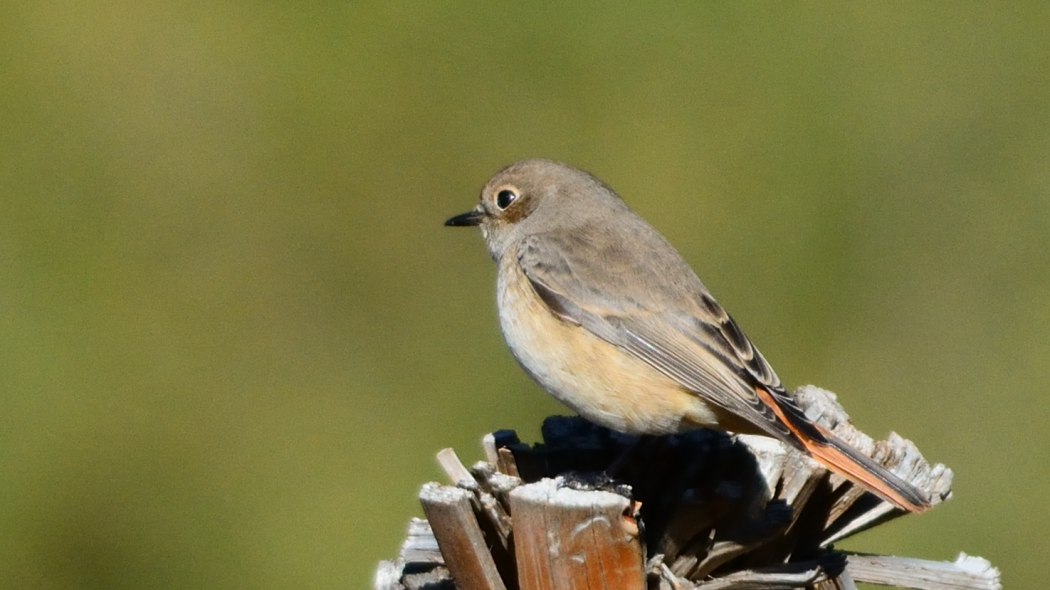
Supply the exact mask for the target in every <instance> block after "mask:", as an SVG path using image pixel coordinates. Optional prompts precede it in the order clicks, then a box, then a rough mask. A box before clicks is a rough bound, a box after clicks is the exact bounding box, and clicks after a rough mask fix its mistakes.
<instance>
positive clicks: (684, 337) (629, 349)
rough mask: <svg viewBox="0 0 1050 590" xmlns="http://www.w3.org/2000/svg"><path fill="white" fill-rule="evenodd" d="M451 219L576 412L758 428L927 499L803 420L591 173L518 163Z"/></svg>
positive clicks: (553, 390) (529, 355)
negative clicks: (485, 262) (486, 265)
mask: <svg viewBox="0 0 1050 590" xmlns="http://www.w3.org/2000/svg"><path fill="white" fill-rule="evenodd" d="M445 225H446V226H451V227H472V226H476V227H478V228H480V230H481V234H482V236H483V238H484V241H485V244H486V246H487V248H488V252H489V254H490V255H491V257H492V259H493V260H494V261H495V263H496V267H497V273H496V301H497V308H498V315H499V322H500V329H501V332H502V334H503V337H504V340H505V341H506V343H507V345H508V347H509V349H510V351H511V353H512V354H513V356H514V358H515V359H516V360H517V362H518V364H519V365H520V366H521V367H522V368H523V369H524V370H525V372H526V373H527V374H528V375H529V376H530V377H531V378H532V379H533V380H534V381H535V382H536V383H538V384H539V385H540V386H541V387H542V388H543V389H545V390H546V391H547V392H548V393H550V394H551V395H552V396H553V397H554V398H555V399H557V400H558V401H560V402H562V403H563V404H565V405H567V406H568V407H570V408H571V409H573V410H574V411H576V412H577V413H578V414H580V415H581V416H583V417H584V418H586V419H588V420H590V421H591V422H594V423H596V424H600V425H602V426H605V427H608V428H611V429H613V430H616V431H619V432H623V433H627V434H638V435H643V434H644V435H664V434H675V433H681V432H685V431H688V430H692V429H696V428H712V429H717V430H722V431H728V432H734V433H741V434H760V435H765V436H768V437H772V438H774V439H777V440H779V441H781V442H783V443H785V444H787V445H788V446H790V447H793V448H795V449H798V450H799V451H801V452H803V453H805V454H807V455H809V456H810V457H812V458H813V459H814V460H816V461H817V462H819V463H820V464H822V465H824V466H825V467H826V468H828V469H830V470H831V471H833V472H835V473H838V474H840V475H842V476H843V477H845V478H846V479H848V480H850V481H852V482H854V483H856V484H858V485H860V486H861V487H863V488H864V489H866V490H868V491H870V492H872V493H874V494H875V495H876V496H878V497H880V498H881V499H883V500H885V501H887V502H889V503H890V504H892V505H893V506H895V507H897V508H899V509H901V510H904V511H907V512H923V511H925V510H927V509H928V508H929V507H930V506H931V503H930V500H929V498H928V497H927V495H926V494H925V493H924V492H923V491H922V490H920V489H919V488H918V487H916V486H914V485H913V484H911V483H909V482H907V481H905V480H904V479H902V478H901V477H899V476H897V475H895V474H893V473H892V472H890V471H889V470H888V469H886V468H885V467H883V466H881V465H879V464H878V463H877V462H876V461H874V460H873V459H871V458H870V457H868V456H866V455H864V454H863V453H861V452H860V451H858V450H857V449H855V448H853V447H852V446H850V445H849V444H848V443H846V442H845V441H843V440H841V439H840V438H838V437H837V436H835V435H834V434H833V433H831V432H830V431H828V430H827V429H826V428H824V427H822V426H820V425H819V424H816V423H815V422H813V421H812V420H810V419H809V418H808V417H807V416H806V414H805V413H804V412H803V410H802V409H801V408H800V407H799V405H798V403H797V402H796V400H795V398H794V396H793V394H792V393H791V392H789V391H788V390H787V389H786V388H785V387H784V385H783V384H782V383H781V381H780V378H779V377H777V375H776V373H775V372H774V371H773V368H772V367H771V366H770V365H769V363H768V362H767V361H766V359H765V358H764V357H763V356H762V354H761V353H759V351H758V349H757V348H756V347H755V345H754V344H752V342H751V340H750V339H749V338H748V337H747V336H746V335H745V334H744V332H743V330H741V329H740V327H739V326H738V325H737V323H736V322H735V321H734V320H733V318H732V317H731V316H730V315H729V314H728V313H726V311H725V310H724V309H723V307H722V306H721V305H720V304H719V303H718V302H717V301H716V300H715V299H714V297H712V295H711V293H710V292H709V291H708V289H707V288H706V287H705V286H704V284H703V283H702V282H701V281H700V279H699V278H698V277H697V275H696V273H695V272H694V271H693V269H692V268H691V267H690V266H689V264H688V263H686V261H685V260H684V259H683V258H682V256H681V255H680V254H679V253H678V251H677V250H675V248H674V247H673V246H672V245H671V244H670V243H669V242H668V241H667V240H666V239H665V238H664V237H663V236H662V235H660V233H659V232H657V230H656V229H654V228H653V227H652V226H651V225H649V224H648V223H647V222H646V221H645V220H643V219H642V218H641V217H640V216H639V215H637V214H636V213H635V212H634V211H632V210H631V209H630V208H629V207H628V205H627V204H626V203H625V202H624V201H623V199H622V198H620V196H619V195H618V194H617V193H616V192H615V191H614V190H613V189H612V188H610V187H609V186H607V185H606V184H605V183H603V182H602V181H601V180H599V179H598V178H596V177H595V176H593V175H591V174H589V173H587V172H585V171H582V170H579V169H577V168H574V167H572V166H570V165H568V164H564V163H561V162H556V161H553V160H547V159H527V160H521V161H517V162H514V163H513V164H511V165H509V166H507V167H505V168H503V169H502V170H500V171H499V172H497V173H496V174H495V175H494V176H493V177H492V178H491V179H490V180H489V181H488V182H487V183H486V184H485V186H484V188H483V189H482V191H481V198H480V201H479V202H478V204H477V206H476V207H474V209H472V210H470V211H468V212H466V213H463V214H460V215H456V216H454V217H452V218H450V219H448V220H447V221H446V222H445Z"/></svg>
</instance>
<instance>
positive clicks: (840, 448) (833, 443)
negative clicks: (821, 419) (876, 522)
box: [802, 429, 930, 512]
mask: <svg viewBox="0 0 1050 590" xmlns="http://www.w3.org/2000/svg"><path fill="white" fill-rule="evenodd" d="M821 430H823V429H821ZM824 436H825V440H826V442H823V443H822V442H818V441H814V440H806V439H802V444H803V445H804V446H805V447H806V450H807V451H809V454H810V455H811V456H812V457H813V458H814V459H816V460H817V461H819V462H820V463H822V464H824V465H826V466H828V467H829V468H831V470H832V471H835V472H836V473H838V474H840V475H842V476H844V477H845V478H847V479H849V480H850V481H852V482H854V483H856V484H859V485H860V486H862V487H864V488H865V489H866V490H868V491H870V492H872V493H873V494H875V495H876V496H878V497H880V498H882V499H883V500H886V501H887V502H889V503H890V504H893V505H894V506H896V507H897V508H900V509H902V510H906V511H908V512H924V511H926V510H928V509H929V508H930V500H929V498H927V497H926V494H925V493H923V491H922V490H920V489H919V488H917V487H916V486H914V485H912V484H910V483H908V482H906V481H904V479H902V478H900V477H898V476H897V475H895V474H894V473H893V472H891V471H890V470H888V469H886V468H885V467H883V466H882V465H879V464H878V463H876V462H875V460H874V459H872V458H871V457H868V456H867V455H865V454H863V453H861V452H860V451H858V450H857V449H854V448H853V447H851V446H849V445H848V444H846V443H845V442H844V441H843V440H841V439H840V438H838V437H836V436H835V435H833V434H831V433H829V432H826V431H825V432H824Z"/></svg>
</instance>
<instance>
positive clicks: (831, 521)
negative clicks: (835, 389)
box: [375, 386, 1002, 590]
mask: <svg viewBox="0 0 1050 590" xmlns="http://www.w3.org/2000/svg"><path fill="white" fill-rule="evenodd" d="M796 396H797V399H798V400H799V403H800V405H801V406H802V407H803V409H804V410H805V411H806V414H807V415H808V416H809V417H810V418H811V419H813V420H814V421H816V422H818V423H819V424H820V425H821V426H823V427H825V428H827V429H828V430H831V431H832V432H834V433H835V434H836V435H838V436H839V437H841V438H843V439H844V440H846V441H848V442H849V443H850V444H852V445H853V446H854V447H855V448H857V449H858V450H860V451H861V452H863V453H865V454H867V455H869V456H871V457H872V458H874V459H875V460H876V461H878V462H879V463H880V464H882V465H884V466H885V467H887V468H888V469H890V470H891V471H893V472H894V473H896V474H897V475H898V476H900V477H902V478H904V479H905V480H908V481H910V482H911V483H913V484H915V485H916V486H918V487H919V488H921V489H922V490H924V491H926V493H927V494H928V496H929V497H930V498H931V500H932V502H933V504H938V503H940V502H943V501H945V500H947V499H949V498H950V497H951V482H952V472H951V470H950V469H948V468H946V467H945V466H944V465H940V464H937V465H930V464H928V463H927V462H926V460H925V459H923V457H922V455H921V454H920V453H919V451H918V449H916V448H915V445H914V444H912V443H911V442H910V441H908V440H905V439H903V438H901V437H899V436H897V435H896V434H893V433H891V434H890V436H889V437H888V438H887V439H886V440H884V441H877V442H876V441H874V440H872V439H871V438H870V437H868V436H867V435H865V434H863V433H861V432H859V431H857V430H856V429H855V428H853V426H852V425H851V424H850V422H849V417H848V416H847V415H846V414H845V412H843V411H842V408H841V407H840V406H839V405H838V403H837V402H836V400H835V396H834V394H832V393H830V392H827V391H824V390H822V389H818V388H816V387H812V386H807V387H803V388H801V389H800V390H799V391H797V392H796ZM482 448H483V450H484V454H485V457H486V461H481V462H478V463H477V464H475V465H474V466H473V467H472V468H470V469H467V468H466V467H465V466H464V465H463V463H462V462H461V461H460V460H459V458H458V457H457V456H456V454H455V452H453V451H452V450H451V449H445V450H443V451H441V452H440V453H439V454H438V462H439V464H440V465H441V467H442V469H443V470H444V471H445V473H446V474H447V476H448V478H449V480H450V481H451V482H452V484H453V485H451V486H443V485H438V484H435V483H430V484H426V485H424V486H423V490H422V492H421V493H420V501H421V503H422V504H423V509H424V513H425V514H426V517H427V520H420V519H413V520H412V521H411V522H410V524H409V530H408V537H407V538H406V539H405V542H404V544H403V545H402V547H401V552H400V554H399V556H398V559H397V560H396V561H384V562H381V563H380V565H379V568H378V570H377V571H376V577H375V588H376V590H482V589H484V590H492V589H504V588H505V589H507V590H561V589H566V590H568V589H576V590H581V589H589V590H590V589H594V590H633V589H638V590H642V589H645V590H693V589H703V590H742V589H774V588H812V589H814V590H835V589H840V590H850V589H854V588H856V585H855V583H857V582H868V583H874V584H883V585H893V586H898V587H901V588H915V589H919V590H949V589H951V590H967V589H974V590H1001V587H1002V586H1001V584H1000V581H999V571H998V570H997V569H996V568H994V567H992V565H991V564H990V563H988V562H987V561H985V560H983V559H981V558H979V557H970V556H966V555H964V554H960V556H959V558H958V559H956V560H955V561H953V562H942V561H927V560H922V559H912V558H905V557H889V556H877V555H861V554H848V553H844V552H841V551H837V550H835V549H834V548H833V547H832V546H831V544H832V543H834V542H836V541H839V540H841V539H844V538H846V537H849V536H851V535H854V534H856V533H858V532H860V531H862V530H865V529H868V528H871V527H873V526H876V525H879V524H881V523H883V522H886V521H887V520H891V519H893V518H897V517H899V516H902V515H903V514H904V513H903V512H902V511H900V510H898V509H896V508H894V507H893V506H891V505H890V504H887V503H885V502H883V501H882V500H880V499H879V498H877V497H875V496H873V495H871V494H869V493H867V492H865V491H864V490H863V489H861V488H859V487H856V486H854V485H853V484H852V483H851V482H849V481H848V480H846V479H843V478H841V477H839V476H837V475H834V474H831V473H829V472H828V471H827V470H826V469H824V468H823V467H822V466H820V465H819V464H817V463H816V462H814V461H813V460H812V459H810V458H808V457H807V456H805V455H803V454H801V453H798V452H797V451H795V450H794V449H789V448H787V447H785V446H784V445H782V444H780V443H779V442H777V441H775V440H772V439H769V438H764V437H758V436H729V435H726V434H724V433H719V432H714V431H709V430H696V431H693V432H688V433H685V434H681V435H676V436H669V437H659V438H657V437H631V436H626V435H622V434H619V433H616V432H613V431H610V430H607V429H605V428H601V427H598V426H595V425H593V424H591V423H589V422H587V421H585V420H583V419H582V418H575V417H574V418H565V417H550V418H548V419H547V420H546V421H545V422H544V424H543V443H542V444H537V445H535V446H532V447H530V446H528V445H526V444H523V443H522V442H521V441H520V440H518V437H517V436H516V435H515V434H514V433H513V432H511V431H507V430H501V431H497V432H494V433H492V434H488V435H485V437H484V438H483V439H482Z"/></svg>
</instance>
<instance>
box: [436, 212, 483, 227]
mask: <svg viewBox="0 0 1050 590" xmlns="http://www.w3.org/2000/svg"><path fill="white" fill-rule="evenodd" d="M484 217H485V214H484V213H483V212H481V211H480V210H478V209H474V210H473V211H467V212H466V213H460V214H459V215H457V216H455V217H450V218H449V219H448V220H447V221H445V225H446V226H448V227H467V226H472V225H478V224H480V223H481V220H482V219H483V218H484Z"/></svg>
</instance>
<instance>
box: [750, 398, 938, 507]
mask: <svg viewBox="0 0 1050 590" xmlns="http://www.w3.org/2000/svg"><path fill="white" fill-rule="evenodd" d="M755 391H756V392H757V393H758V396H759V397H760V398H761V399H762V400H763V401H764V402H765V403H766V404H767V405H768V406H769V407H770V408H772V410H773V412H774V413H775V414H776V415H777V417H778V418H780V420H781V421H783V423H784V425H785V426H787V427H788V428H789V429H790V430H791V433H792V434H793V435H794V437H795V440H793V441H791V442H793V443H795V444H796V446H798V445H801V446H802V447H803V448H804V449H805V450H806V452H808V453H809V454H810V456H812V457H813V458H814V459H816V460H817V461H818V462H819V463H821V464H822V465H824V466H826V467H827V468H829V469H831V470H832V471H834V472H835V473H838V474H839V475H841V476H843V477H845V478H846V479H848V480H850V481H852V482H853V483H855V484H857V485H859V486H861V487H863V488H864V489H866V490H868V491H869V492H871V493H873V494H875V495H876V496H878V497H880V498H882V499H883V500H885V501H887V502H889V503H890V504H893V505H894V506H896V507H897V508H900V509H901V510H905V511H907V512H924V511H926V510H929V508H930V506H931V504H930V500H929V498H928V497H927V496H926V494H925V493H924V492H923V491H922V490H920V489H919V488H918V487H916V486H915V485H913V484H911V483H908V482H907V481H904V479H902V478H901V477H899V476H897V475H895V474H894V473H892V472H891V471H890V470H888V469H886V468H885V467H883V466H882V465H879V464H878V463H877V462H876V461H875V460H874V459H872V458H871V457H868V456H867V455H865V454H863V453H861V452H860V451H858V450H857V449H855V448H853V447H851V446H850V445H848V444H846V442H845V441H843V440H842V439H840V438H838V437H837V436H835V435H834V434H832V433H830V432H828V431H827V429H825V428H822V427H821V426H820V425H818V424H814V423H813V422H810V421H808V420H807V419H806V418H805V416H804V415H800V416H796V415H795V414H796V413H797V412H787V411H785V409H784V408H782V407H781V406H780V404H779V403H778V402H777V400H776V398H775V397H774V396H773V395H772V394H770V393H769V392H768V391H766V390H765V389H764V388H762V387H755ZM800 421H805V423H804V424H800V423H799V422H800Z"/></svg>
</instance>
